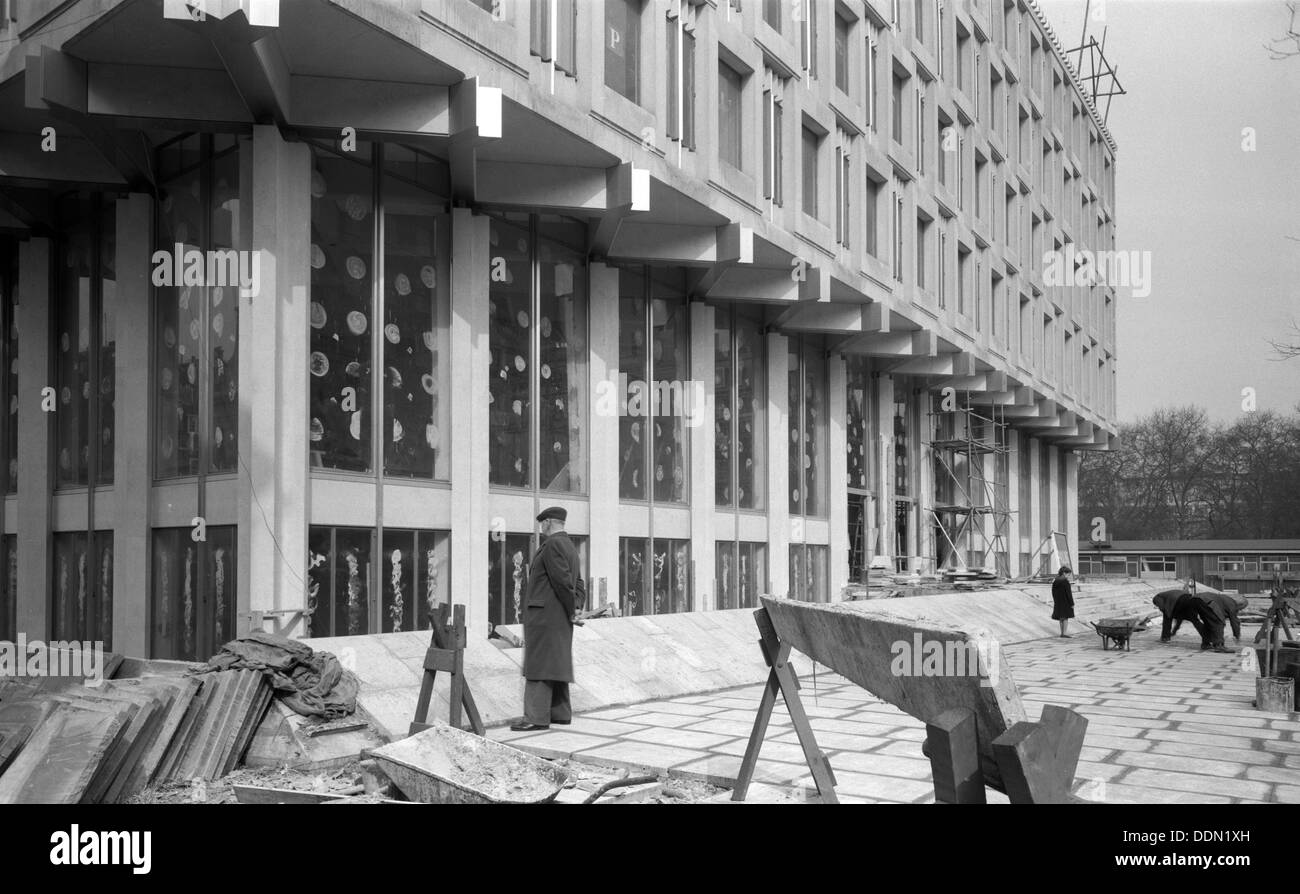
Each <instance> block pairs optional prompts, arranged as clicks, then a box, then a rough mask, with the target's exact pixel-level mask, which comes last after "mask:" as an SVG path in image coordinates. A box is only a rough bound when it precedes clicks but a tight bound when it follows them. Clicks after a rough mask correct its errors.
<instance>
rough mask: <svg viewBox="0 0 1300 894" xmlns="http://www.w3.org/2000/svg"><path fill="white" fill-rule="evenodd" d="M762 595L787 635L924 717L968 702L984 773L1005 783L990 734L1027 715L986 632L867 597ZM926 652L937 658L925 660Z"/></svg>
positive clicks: (828, 663) (998, 784) (993, 782)
mask: <svg viewBox="0 0 1300 894" xmlns="http://www.w3.org/2000/svg"><path fill="white" fill-rule="evenodd" d="M954 598H962V597H961V596H957V597H954ZM879 601H882V602H887V601H892V600H879ZM762 603H763V607H764V608H766V609H767V611H768V615H769V617H770V618H771V620H772V625H773V627H774V628H775V629H776V633H777V636H778V637H780V640H781V642H782V643H788V644H790V645H791V646H793V647H794V648H795V649H797V650H799V651H800V652H802V653H803V654H804V655H806V656H808V657H809V658H810V659H812V660H813V661H817V662H820V663H822V664H824V665H826V666H827V667H829V668H831V670H833V671H835V672H836V673H838V674H840V675H841V676H844V677H846V678H847V679H849V680H851V681H853V682H854V683H857V684H858V685H859V686H861V687H862V688H864V689H866V690H867V691H868V692H870V693H872V694H873V695H875V696H877V697H878V698H880V699H883V700H884V701H886V702H889V703H890V704H892V705H894V706H896V707H898V708H900V709H901V710H903V711H905V712H906V713H908V714H910V715H911V716H913V717H915V718H917V719H918V720H921V721H922V722H923V723H927V724H928V723H932V722H933V721H935V720H936V719H937V718H938V717H939V716H940V715H942V714H943V713H944V712H945V711H949V710H952V709H953V708H968V709H970V710H971V711H972V712H973V713H974V715H975V722H976V727H977V732H978V740H979V744H980V767H981V769H982V770H983V773H984V778H985V781H986V782H987V783H988V784H990V785H992V786H993V787H994V788H999V789H1000V788H1001V774H1000V770H999V768H998V762H997V759H996V757H995V756H994V754H993V749H992V744H993V740H994V739H996V738H997V737H998V736H1000V735H1002V733H1004V732H1006V731H1007V730H1008V729H1009V728H1010V727H1011V726H1012V725H1014V724H1015V723H1018V722H1020V721H1023V720H1025V719H1026V716H1025V709H1024V706H1023V705H1022V704H1021V701H1020V694H1019V692H1018V691H1017V689H1016V685H1015V681H1014V680H1012V678H1011V671H1010V668H1009V667H1007V666H1006V663H1005V662H1004V661H1001V658H1000V651H999V647H998V644H997V641H996V640H994V639H992V637H990V636H988V635H987V633H986V632H984V631H980V630H978V629H962V628H960V627H955V626H952V625H950V624H943V623H932V622H926V621H925V620H923V619H908V620H902V619H899V618H897V617H890V616H884V615H882V614H881V613H879V612H877V611H875V610H873V608H872V607H871V602H870V601H862V602H839V603H829V604H828V603H807V602H795V601H792V600H789V599H776V598H773V597H769V596H764V597H762ZM927 654H929V655H930V656H931V657H933V656H934V655H935V654H937V655H938V656H939V658H940V660H938V661H937V662H929V663H927V662H926V661H925V660H924V656H925V655H927Z"/></svg>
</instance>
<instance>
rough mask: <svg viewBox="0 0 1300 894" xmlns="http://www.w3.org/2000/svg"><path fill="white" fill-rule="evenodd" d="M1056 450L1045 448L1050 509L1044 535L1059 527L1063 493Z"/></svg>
mask: <svg viewBox="0 0 1300 894" xmlns="http://www.w3.org/2000/svg"><path fill="white" fill-rule="evenodd" d="M1058 451H1059V448H1056V447H1048V448H1047V469H1046V470H1045V472H1044V474H1046V475H1047V476H1048V478H1047V481H1048V485H1047V495H1048V497H1049V498H1050V499H1051V502H1050V506H1051V509H1050V511H1049V513H1048V527H1047V530H1046V531H1044V532H1043V536H1044V537H1046V536H1048V535H1049V534H1051V533H1052V532H1053V531H1059V530H1060V529H1061V498H1062V496H1063V494H1062V492H1061V471H1060V469H1061V466H1060V460H1059V459H1057V455H1058ZM1052 571H1053V572H1055V571H1056V569H1055V568H1053V569H1052Z"/></svg>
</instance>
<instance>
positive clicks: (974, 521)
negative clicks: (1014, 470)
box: [927, 392, 1011, 577]
mask: <svg viewBox="0 0 1300 894" xmlns="http://www.w3.org/2000/svg"><path fill="white" fill-rule="evenodd" d="M949 399H951V398H949ZM962 399H963V401H964V403H963V404H962V405H961V406H960V407H955V408H953V409H950V410H945V409H942V407H943V404H940V405H939V406H940V409H936V410H935V411H933V412H931V413H930V421H931V429H930V433H931V441H930V449H931V452H932V453H933V455H934V472H935V476H934V477H935V483H934V502H933V504H932V505H931V506H929V507H928V509H927V514H928V515H929V517H930V518H931V519H932V520H933V521H934V524H935V526H936V527H937V528H938V531H939V534H940V535H941V537H942V539H943V540H944V541H946V542H947V544H948V547H949V550H950V552H949V555H948V557H947V559H946V560H945V561H942V562H940V563H939V568H938V569H937V570H938V572H939V573H940V574H942V573H943V572H944V571H945V570H947V571H952V572H956V573H959V574H961V573H966V572H968V571H970V570H972V569H971V566H977V567H976V568H975V569H974V570H978V571H986V572H991V573H993V574H996V575H998V576H1001V577H1010V576H1011V568H1010V553H1009V551H1008V547H1007V540H1008V528H1009V526H1010V519H1011V511H1010V508H1009V506H1008V494H1009V487H1008V482H1007V478H1008V477H1009V474H1010V468H1009V463H1008V461H1007V458H1008V457H1009V455H1010V447H1009V443H1008V438H1007V431H1008V428H1007V422H1006V419H1005V417H1004V415H1003V412H1002V408H1001V407H1000V406H996V405H995V406H992V407H989V408H978V409H977V408H976V407H975V406H974V405H973V404H972V403H971V399H970V392H963V393H962ZM989 459H991V460H992V462H991V463H989V462H988V460H989ZM938 545H939V544H936V546H938Z"/></svg>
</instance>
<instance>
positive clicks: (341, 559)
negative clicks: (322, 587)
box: [332, 528, 372, 636]
mask: <svg viewBox="0 0 1300 894" xmlns="http://www.w3.org/2000/svg"><path fill="white" fill-rule="evenodd" d="M371 535H372V532H371V531H370V530H368V529H365V528H337V529H336V530H335V532H334V555H333V557H332V558H333V566H334V582H333V583H334V589H333V593H332V597H333V602H334V635H335V636H356V635H358V634H362V633H369V632H370V581H371V576H370V540H371Z"/></svg>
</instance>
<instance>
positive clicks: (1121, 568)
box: [1079, 540, 1300, 593]
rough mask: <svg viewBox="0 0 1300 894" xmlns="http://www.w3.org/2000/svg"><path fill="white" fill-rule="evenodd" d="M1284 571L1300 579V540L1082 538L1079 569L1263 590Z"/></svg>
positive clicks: (1290, 578) (1288, 579) (1247, 590)
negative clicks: (1100, 540) (1094, 540)
mask: <svg viewBox="0 0 1300 894" xmlns="http://www.w3.org/2000/svg"><path fill="white" fill-rule="evenodd" d="M1279 571H1280V572H1282V576H1283V579H1284V580H1285V581H1286V582H1287V583H1289V584H1295V583H1300V540H1116V541H1114V542H1111V543H1100V544H1098V543H1092V542H1091V541H1086V540H1084V541H1080V543H1079V573H1080V574H1085V575H1093V576H1098V577H1144V578H1155V579H1160V578H1164V579H1168V580H1175V579H1177V580H1186V579H1187V578H1189V577H1194V578H1196V580H1198V581H1201V582H1203V583H1207V584H1209V585H1210V586H1212V587H1216V588H1219V589H1227V590H1237V591H1239V592H1241V593H1260V592H1262V591H1264V590H1266V589H1268V588H1269V586H1270V585H1271V583H1272V580H1273V575H1274V574H1275V573H1276V572H1279Z"/></svg>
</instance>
